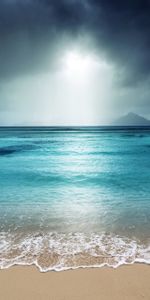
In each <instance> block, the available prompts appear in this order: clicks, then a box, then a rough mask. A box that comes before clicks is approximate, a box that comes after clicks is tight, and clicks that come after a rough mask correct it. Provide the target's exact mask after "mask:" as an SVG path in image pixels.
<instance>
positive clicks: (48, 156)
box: [0, 127, 150, 272]
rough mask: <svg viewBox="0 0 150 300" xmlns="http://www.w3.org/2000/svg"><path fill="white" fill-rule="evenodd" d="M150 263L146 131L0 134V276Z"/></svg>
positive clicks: (149, 162)
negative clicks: (20, 270) (8, 271)
mask: <svg viewBox="0 0 150 300" xmlns="http://www.w3.org/2000/svg"><path fill="white" fill-rule="evenodd" d="M134 262H145V263H150V127H143V128H140V127H135V128H134V127H132V128H130V127H124V128H121V127H36V128H33V127H26V128H25V127H22V128H21V127H20V128H17V127H16V128H15V127H14V128H13V127H12V128H11V127H10V128H9V127H4V128H3V127H1V128H0V268H1V269H3V268H8V267H10V266H12V265H16V264H18V265H32V264H34V265H36V266H37V267H38V268H39V270H40V271H43V272H45V271H48V270H56V271H61V270H66V269H71V268H72V269H74V268H78V267H84V268H85V267H101V266H109V267H114V268H115V267H118V266H120V265H122V264H132V263H134Z"/></svg>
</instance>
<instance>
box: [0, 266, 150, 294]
mask: <svg viewBox="0 0 150 300" xmlns="http://www.w3.org/2000/svg"><path fill="white" fill-rule="evenodd" d="M149 286H150V266H149V265H147V264H142V263H135V264H133V265H123V266H120V267H119V268H116V269H114V268H109V267H102V268H86V269H83V268H82V269H81V268H80V269H76V270H66V271H61V272H55V271H49V272H45V273H41V272H40V271H39V270H38V269H37V267H36V266H13V267H11V268H8V269H3V270H0V299H5V300H10V299H11V300H20V299H21V300H26V299H29V300H32V299H33V300H34V299H36V300H51V299H52V300H53V299H55V300H77V299H78V300H84V299H85V300H99V299H100V300H106V299H107V300H109V299H111V300H141V299H146V300H148V299H150V288H149Z"/></svg>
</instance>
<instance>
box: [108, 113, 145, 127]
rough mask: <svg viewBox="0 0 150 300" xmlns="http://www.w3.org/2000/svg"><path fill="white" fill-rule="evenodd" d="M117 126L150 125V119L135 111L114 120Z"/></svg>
mask: <svg viewBox="0 0 150 300" xmlns="http://www.w3.org/2000/svg"><path fill="white" fill-rule="evenodd" d="M112 125H115V126H150V120H148V119H146V118H144V117H142V116H139V115H137V114H135V113H133V112H130V113H128V114H127V115H124V116H122V117H120V118H119V119H117V120H116V121H114V122H113V124H112Z"/></svg>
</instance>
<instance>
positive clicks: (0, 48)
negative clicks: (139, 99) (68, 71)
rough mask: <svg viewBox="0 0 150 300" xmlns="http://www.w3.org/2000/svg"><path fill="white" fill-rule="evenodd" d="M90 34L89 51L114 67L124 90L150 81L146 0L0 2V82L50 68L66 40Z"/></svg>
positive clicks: (149, 16) (149, 20) (149, 24)
mask: <svg viewBox="0 0 150 300" xmlns="http://www.w3.org/2000/svg"><path fill="white" fill-rule="evenodd" d="M84 33H85V34H89V36H92V38H93V40H94V45H93V48H94V47H95V49H96V50H97V52H99V51H100V52H101V51H102V52H103V53H104V55H105V56H106V58H107V59H108V60H110V61H111V62H113V63H114V64H116V65H117V67H118V70H119V73H118V74H119V75H120V76H122V78H124V82H125V83H126V84H127V85H133V84H134V83H137V82H139V81H140V80H147V79H149V76H150V55H149V46H150V1H148V0H147V1H146V0H132V1H119V0H118V1H116V0H100V1H96V0H80V1H79V0H76V1H74V0H57V1H56V0H55V1H54V0H51V1H50V0H41V1H40V0H32V1H31V0H26V1H23V0H16V1H15V0H2V1H1V2H0V77H1V78H5V77H9V76H11V77H14V76H16V75H21V74H26V73H29V74H31V73H32V72H37V71H39V72H40V71H41V70H46V68H47V63H48V61H47V59H48V57H49V59H50V57H51V65H52V62H53V61H54V57H55V55H56V49H57V46H56V45H57V44H59V47H60V48H61V46H62V47H63V40H64V39H65V38H66V36H67V37H68V38H69V39H70V40H73V39H75V38H76V37H77V36H78V34H80V35H81V34H84Z"/></svg>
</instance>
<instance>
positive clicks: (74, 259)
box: [0, 232, 150, 272]
mask: <svg viewBox="0 0 150 300" xmlns="http://www.w3.org/2000/svg"><path fill="white" fill-rule="evenodd" d="M134 262H142V263H148V264H150V244H149V243H146V244H142V243H140V241H137V240H132V239H129V238H126V237H120V236H117V235H109V234H105V233H103V234H96V233H92V234H85V233H69V234H67V233H54V232H53V233H46V234H43V233H38V234H26V235H24V236H23V235H22V234H10V233H9V234H8V233H5V232H2V233H0V268H1V269H4V268H8V267H10V266H13V265H32V264H34V265H36V266H37V267H38V268H39V270H40V271H41V272H46V271H49V270H56V271H61V270H67V269H76V268H79V267H82V268H87V267H102V266H109V267H113V268H117V267H118V266H120V265H123V264H133V263H134Z"/></svg>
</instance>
